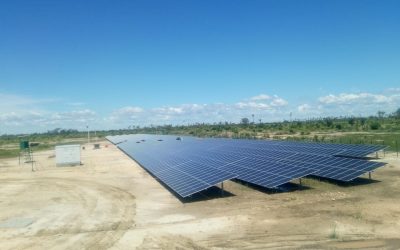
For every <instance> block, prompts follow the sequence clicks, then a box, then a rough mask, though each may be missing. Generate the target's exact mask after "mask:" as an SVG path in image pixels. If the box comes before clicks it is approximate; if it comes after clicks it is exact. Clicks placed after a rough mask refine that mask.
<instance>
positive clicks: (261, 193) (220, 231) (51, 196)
mask: <svg viewBox="0 0 400 250" xmlns="http://www.w3.org/2000/svg"><path fill="white" fill-rule="evenodd" d="M105 145H108V146H107V147H105ZM101 146H102V147H101V149H99V150H93V149H92V148H91V146H89V145H86V150H83V151H82V158H83V165H81V166H76V167H56V166H55V159H54V157H53V154H54V152H53V151H48V152H40V153H38V154H36V155H35V156H34V157H35V160H36V165H35V169H36V171H35V172H32V171H31V170H30V166H29V165H22V166H18V160H17V159H9V160H1V161H0V183H1V184H0V246H1V249H266V248H273V249H294V248H295V249H298V248H301V249H359V248H364V249H366V248H367V249H398V248H400V160H398V158H396V157H395V156H394V155H389V156H387V157H386V158H385V159H384V160H385V161H387V162H389V163H390V164H389V165H388V166H386V167H385V168H382V169H379V170H378V171H377V172H376V173H374V174H373V178H374V179H375V181H369V180H367V179H360V180H358V181H357V182H355V183H354V184H352V185H338V184H337V183H329V182H327V181H319V180H314V179H305V180H303V185H304V187H303V188H301V187H299V186H298V185H295V184H293V185H291V186H290V190H289V191H288V192H283V193H274V192H271V191H270V190H265V189H262V188H257V187H252V186H247V185H243V184H240V183H236V182H227V183H225V185H224V187H225V189H226V190H227V193H225V195H224V197H221V196H220V190H219V189H218V188H212V189H211V190H208V191H206V192H204V193H202V194H201V195H198V196H195V197H193V198H192V199H191V200H187V201H184V202H182V201H181V200H179V199H178V198H177V197H176V196H174V195H173V194H172V193H170V192H169V191H168V190H167V189H165V188H164V187H163V186H162V185H160V183H158V182H157V181H156V180H155V179H154V178H152V177H151V176H150V175H148V174H147V173H146V172H145V171H144V170H143V169H141V168H140V167H139V166H138V165H137V164H136V163H135V162H134V161H132V160H131V159H130V158H128V157H127V156H126V155H124V154H123V153H122V152H120V151H119V150H118V149H117V148H115V147H114V146H113V145H109V143H107V142H102V143H101Z"/></svg>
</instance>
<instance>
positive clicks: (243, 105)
mask: <svg viewBox="0 0 400 250" xmlns="http://www.w3.org/2000/svg"><path fill="white" fill-rule="evenodd" d="M235 106H236V107H237V108H239V109H260V110H263V109H271V106H270V105H268V104H266V103H262V102H238V103H236V105H235Z"/></svg>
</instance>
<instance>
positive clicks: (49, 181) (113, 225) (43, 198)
mask: <svg viewBox="0 0 400 250" xmlns="http://www.w3.org/2000/svg"><path fill="white" fill-rule="evenodd" d="M2 182H3V183H9V184H13V185H14V184H15V185H24V186H25V187H24V188H25V190H24V191H23V193H25V194H24V195H22V197H26V199H31V200H32V201H33V202H35V197H38V200H40V201H39V202H37V201H36V209H35V210H36V212H34V213H36V215H38V214H40V213H42V214H41V215H42V216H43V217H42V218H39V220H38V221H37V223H36V222H35V223H33V224H32V225H31V227H30V228H28V229H24V230H23V231H22V232H21V233H20V234H19V235H18V237H22V238H23V239H21V240H22V242H24V243H23V244H22V246H24V247H26V248H32V246H35V247H38V248H53V247H54V248H55V247H57V248H69V249H78V248H86V249H105V248H109V247H111V246H112V245H114V244H115V243H116V242H117V241H118V240H119V239H120V238H121V237H122V236H123V234H124V233H125V232H126V230H129V229H131V228H132V227H134V225H135V224H134V216H135V209H136V206H135V197H134V196H133V195H132V194H130V193H129V192H126V191H125V190H122V189H120V188H117V187H115V186H111V185H105V184H101V183H98V182H94V181H88V180H82V179H80V180H74V179H71V178H51V177H43V178H35V179H32V180H27V179H13V180H7V179H5V180H2ZM19 196H21V193H20V194H19ZM52 196H56V197H52ZM27 202H28V203H29V202H30V201H29V200H28V201H27ZM41 202H43V203H45V204H42V206H41V205H40V204H39V205H38V204H37V203H41ZM65 208H67V209H65ZM22 212H23V213H25V214H26V215H27V216H30V215H32V214H30V213H31V211H30V210H29V209H28V208H27V209H26V211H22ZM52 212H53V213H54V214H52ZM46 213H49V214H48V216H46ZM57 213H58V214H57ZM29 214H30V215H29ZM22 242H20V243H22ZM19 246H21V245H19Z"/></svg>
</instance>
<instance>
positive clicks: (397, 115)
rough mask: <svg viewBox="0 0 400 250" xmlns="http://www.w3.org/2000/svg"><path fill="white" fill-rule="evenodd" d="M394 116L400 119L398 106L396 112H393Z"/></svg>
mask: <svg viewBox="0 0 400 250" xmlns="http://www.w3.org/2000/svg"><path fill="white" fill-rule="evenodd" d="M393 116H394V118H396V119H400V108H398V109H397V110H396V111H395V112H394V113H393Z"/></svg>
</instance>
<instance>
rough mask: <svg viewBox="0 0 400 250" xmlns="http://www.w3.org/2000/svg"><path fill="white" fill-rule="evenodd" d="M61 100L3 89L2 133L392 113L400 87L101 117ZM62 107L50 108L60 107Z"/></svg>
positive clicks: (127, 110) (131, 110)
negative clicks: (298, 100)
mask: <svg viewBox="0 0 400 250" xmlns="http://www.w3.org/2000/svg"><path fill="white" fill-rule="evenodd" d="M56 102H57V101H56V100H55V99H53V100H52V99H34V98H30V97H26V96H17V95H8V94H1V93H0V104H1V105H0V134H3V133H20V132H23V133H25V132H42V131H47V130H51V129H54V128H56V127H61V128H75V129H85V127H86V125H89V126H91V128H98V129H110V128H115V129H119V128H124V127H129V126H132V125H140V126H147V125H150V124H153V125H163V124H194V123H214V122H225V121H229V122H239V121H240V119H241V118H244V117H247V118H251V116H252V114H254V115H255V119H256V120H258V119H262V120H263V121H265V122H268V121H281V120H284V119H288V118H289V116H290V115H289V114H290V113H293V118H294V119H296V118H299V119H301V118H308V117H324V116H346V115H371V114H376V112H377V111H378V110H382V111H385V112H387V113H390V112H393V111H394V110H396V109H397V108H398V107H400V94H399V93H397V92H396V91H390V92H387V91H386V92H384V93H367V92H362V93H341V94H330V95H326V96H321V97H319V98H316V99H314V100H307V103H303V104H296V103H293V104H289V102H288V101H287V100H286V99H284V98H282V97H279V96H277V95H266V94H260V95H257V96H254V97H251V98H244V99H242V100H241V101H238V102H236V103H209V104H196V103H189V104H181V105H171V106H161V107H153V108H144V107H139V106H125V107H121V108H118V109H115V110H114V111H112V112H110V113H105V114H104V113H102V114H101V115H100V114H99V113H97V112H96V111H94V110H91V109H83V108H80V106H81V105H80V103H77V105H67V107H68V106H71V107H70V108H74V109H73V110H68V109H67V110H65V111H63V112H55V111H51V110H50V109H49V105H48V104H49V103H51V104H57V103H56ZM59 104H60V103H59ZM56 106H57V105H51V106H50V107H51V108H52V109H53V110H54V109H55V107H56ZM58 106H61V107H63V108H65V107H66V106H65V105H58Z"/></svg>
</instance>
